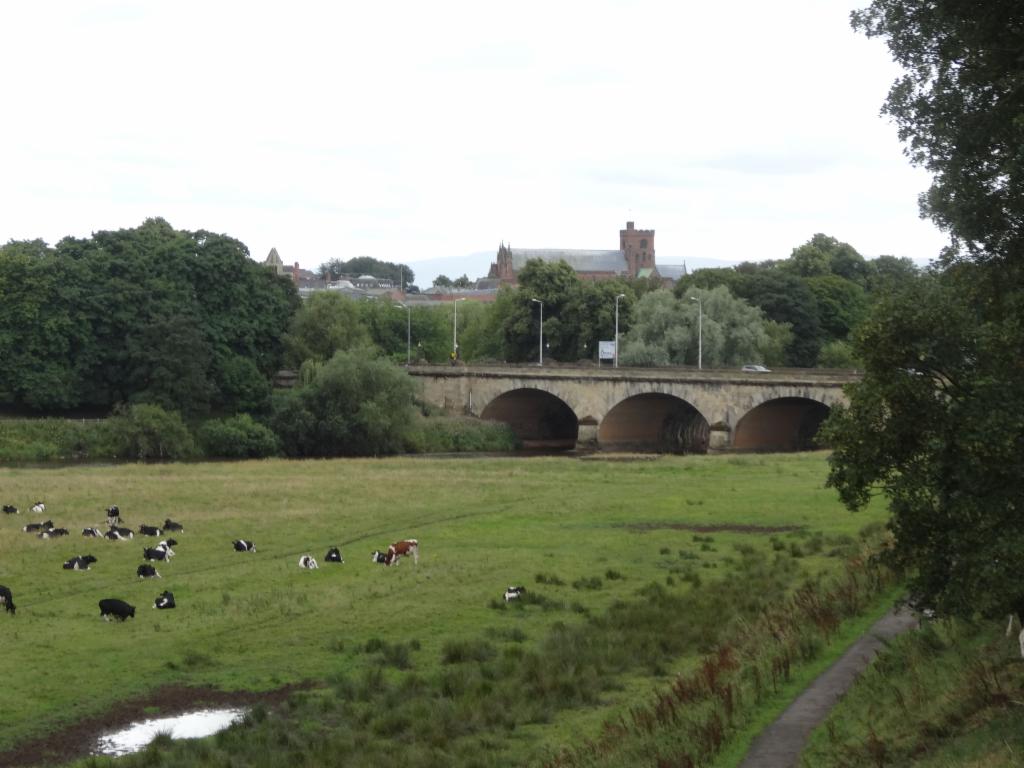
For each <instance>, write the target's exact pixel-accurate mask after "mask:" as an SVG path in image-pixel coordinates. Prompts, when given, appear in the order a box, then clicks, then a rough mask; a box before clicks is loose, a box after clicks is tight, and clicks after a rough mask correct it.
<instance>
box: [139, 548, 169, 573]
mask: <svg viewBox="0 0 1024 768" xmlns="http://www.w3.org/2000/svg"><path fill="white" fill-rule="evenodd" d="M142 559H143V560H149V561H150V562H153V561H154V560H159V561H160V562H166V561H167V550H166V549H160V547H153V548H152V549H150V548H149V547H146V548H145V549H143V550H142ZM140 567H141V566H140ZM141 575H142V574H141V573H140V574H139V576H141Z"/></svg>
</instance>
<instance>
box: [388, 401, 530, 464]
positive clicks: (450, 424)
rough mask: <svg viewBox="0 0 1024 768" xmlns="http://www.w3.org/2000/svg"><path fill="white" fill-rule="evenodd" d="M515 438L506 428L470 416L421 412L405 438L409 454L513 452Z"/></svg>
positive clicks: (507, 426) (421, 410)
mask: <svg viewBox="0 0 1024 768" xmlns="http://www.w3.org/2000/svg"><path fill="white" fill-rule="evenodd" d="M518 447H519V438H517V437H516V435H515V432H513V431H512V428H511V427H510V426H509V425H508V424H504V423H501V422H497V421H482V420H481V419H475V418H472V417H470V416H443V415H433V414H427V413H425V412H424V411H423V409H422V408H421V409H420V411H419V413H417V415H416V418H415V419H414V420H413V426H412V429H411V430H410V431H409V434H408V435H407V437H406V450H407V451H409V452H410V453H462V452H478V451H495V452H499V451H514V450H516V449H517V448H518Z"/></svg>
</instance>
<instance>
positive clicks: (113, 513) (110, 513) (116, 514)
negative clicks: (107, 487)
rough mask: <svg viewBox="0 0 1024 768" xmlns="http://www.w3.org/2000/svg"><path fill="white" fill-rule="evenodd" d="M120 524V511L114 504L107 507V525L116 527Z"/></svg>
mask: <svg viewBox="0 0 1024 768" xmlns="http://www.w3.org/2000/svg"><path fill="white" fill-rule="evenodd" d="M120 522H121V510H120V509H118V508H117V505H116V504H115V505H114V506H112V507H107V525H118V524H119V523H120Z"/></svg>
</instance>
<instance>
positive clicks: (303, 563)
mask: <svg viewBox="0 0 1024 768" xmlns="http://www.w3.org/2000/svg"><path fill="white" fill-rule="evenodd" d="M319 567H320V566H319V565H317V564H316V558H314V557H313V556H312V555H303V556H302V557H300V558H299V568H305V569H306V570H309V571H314V570H316V569H317V568H319Z"/></svg>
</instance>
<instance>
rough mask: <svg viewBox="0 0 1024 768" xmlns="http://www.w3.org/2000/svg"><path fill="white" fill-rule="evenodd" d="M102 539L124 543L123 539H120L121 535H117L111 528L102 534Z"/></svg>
mask: <svg viewBox="0 0 1024 768" xmlns="http://www.w3.org/2000/svg"><path fill="white" fill-rule="evenodd" d="M103 538H104V539H110V540H111V541H124V539H123V538H122V537H121V534H119V533H118V532H117V531H116V530H114V529H113V528H111V529H110V530H109V531H107V532H106V533H104V534H103Z"/></svg>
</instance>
